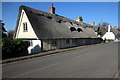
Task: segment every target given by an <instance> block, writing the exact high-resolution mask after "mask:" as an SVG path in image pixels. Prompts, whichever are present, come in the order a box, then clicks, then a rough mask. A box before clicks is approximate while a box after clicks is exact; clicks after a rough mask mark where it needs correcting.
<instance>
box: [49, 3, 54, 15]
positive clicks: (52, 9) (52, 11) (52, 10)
mask: <svg viewBox="0 0 120 80" xmlns="http://www.w3.org/2000/svg"><path fill="white" fill-rule="evenodd" d="M50 13H51V14H55V7H53V3H52V4H51V7H50Z"/></svg>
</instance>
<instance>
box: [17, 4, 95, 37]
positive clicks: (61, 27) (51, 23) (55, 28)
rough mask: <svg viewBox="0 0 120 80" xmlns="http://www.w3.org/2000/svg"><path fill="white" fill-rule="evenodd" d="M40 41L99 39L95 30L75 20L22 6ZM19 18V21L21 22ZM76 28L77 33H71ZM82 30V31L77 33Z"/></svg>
mask: <svg viewBox="0 0 120 80" xmlns="http://www.w3.org/2000/svg"><path fill="white" fill-rule="evenodd" d="M22 9H23V10H24V11H25V12H26V14H27V17H28V19H29V21H30V23H31V25H32V27H33V29H34V31H35V33H36V35H37V37H38V38H39V39H58V38H97V36H96V34H95V33H94V30H93V29H92V28H88V27H86V28H85V26H86V24H85V23H84V24H83V23H79V22H77V21H75V20H72V19H68V18H65V17H63V16H59V15H57V14H51V13H48V12H44V11H40V10H37V9H33V8H30V7H26V6H21V7H20V10H19V14H20V12H21V10H22ZM19 17H20V15H19V16H18V21H19ZM71 27H74V28H75V29H76V31H71V29H70V28H71ZM78 28H80V29H81V30H82V31H77V30H78Z"/></svg>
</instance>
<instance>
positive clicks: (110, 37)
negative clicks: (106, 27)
mask: <svg viewBox="0 0 120 80" xmlns="http://www.w3.org/2000/svg"><path fill="white" fill-rule="evenodd" d="M102 39H103V40H105V39H106V40H115V35H114V34H113V32H106V33H105V35H104V36H103V37H102Z"/></svg>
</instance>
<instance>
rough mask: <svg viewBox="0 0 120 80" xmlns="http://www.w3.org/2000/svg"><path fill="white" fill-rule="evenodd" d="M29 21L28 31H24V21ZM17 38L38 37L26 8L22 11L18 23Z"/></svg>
mask: <svg viewBox="0 0 120 80" xmlns="http://www.w3.org/2000/svg"><path fill="white" fill-rule="evenodd" d="M24 22H27V27H28V31H27V32H24V31H23V23H24ZM16 38H36V39H38V38H37V36H36V34H35V32H34V30H33V28H32V26H31V24H30V22H29V20H28V17H27V15H26V13H25V11H24V10H22V12H21V16H20V21H19V23H18V29H17V33H16Z"/></svg>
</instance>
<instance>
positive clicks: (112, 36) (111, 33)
mask: <svg viewBox="0 0 120 80" xmlns="http://www.w3.org/2000/svg"><path fill="white" fill-rule="evenodd" d="M102 39H103V40H108V41H111V40H112V41H118V40H120V32H119V31H118V30H117V29H115V28H111V26H110V25H109V26H108V31H107V32H106V33H105V34H104V35H103V36H102Z"/></svg>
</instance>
